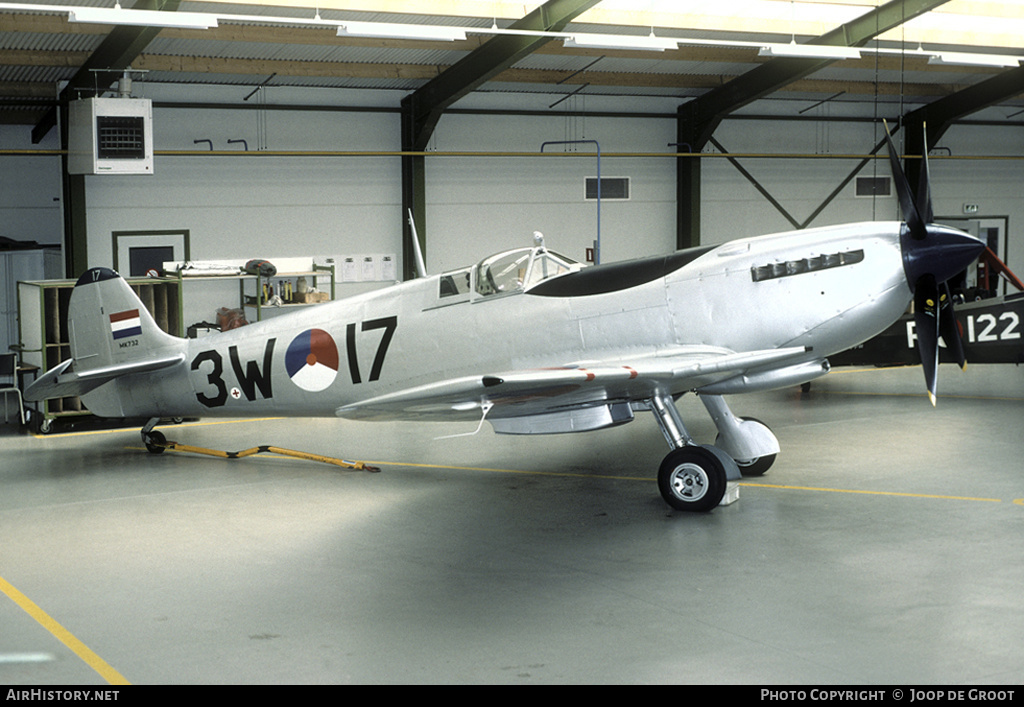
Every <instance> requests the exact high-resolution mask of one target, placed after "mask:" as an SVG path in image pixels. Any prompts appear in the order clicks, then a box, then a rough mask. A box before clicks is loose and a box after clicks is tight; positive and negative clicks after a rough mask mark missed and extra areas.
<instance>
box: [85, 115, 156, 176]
mask: <svg viewBox="0 0 1024 707" xmlns="http://www.w3.org/2000/svg"><path fill="white" fill-rule="evenodd" d="M68 115H69V118H68V173H69V174H152V173H153V134H152V133H153V103H152V101H151V100H150V99H148V98H124V97H121V98H83V99H79V100H77V101H72V102H71V103H70V104H69V106H68Z"/></svg>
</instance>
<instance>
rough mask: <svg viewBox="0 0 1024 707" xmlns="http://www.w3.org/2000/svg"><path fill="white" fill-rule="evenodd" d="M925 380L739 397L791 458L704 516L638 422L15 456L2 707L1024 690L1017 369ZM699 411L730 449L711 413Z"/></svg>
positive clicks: (5, 565)
mask: <svg viewBox="0 0 1024 707" xmlns="http://www.w3.org/2000/svg"><path fill="white" fill-rule="evenodd" d="M920 381H921V375H920V370H919V369H904V370H872V371H834V372H833V373H832V374H830V375H829V376H828V377H826V378H825V379H821V380H819V381H816V382H815V383H814V385H813V387H812V389H811V391H810V392H809V393H807V394H801V393H800V392H799V391H798V390H786V391H778V392H773V393H765V394H757V395H748V396H736V397H734V398H732V399H731V403H732V405H733V409H734V410H735V411H736V412H737V414H743V415H753V416H755V417H758V418H760V419H762V420H764V421H765V422H767V423H769V424H770V425H771V426H772V427H773V429H774V430H775V431H776V434H777V435H778V437H779V439H780V440H781V443H782V449H783V453H782V454H780V456H779V460H778V461H777V462H776V465H775V467H774V468H773V469H772V470H771V471H770V472H769V474H768V475H766V476H765V477H763V478H762V479H760V480H747V481H745V482H744V483H743V484H742V485H741V487H740V498H739V501H738V502H736V503H735V504H733V505H731V506H727V507H720V508H718V509H716V510H714V511H713V512H711V513H708V514H700V515H692V514H683V513H678V512H674V511H671V510H670V509H669V508H668V507H667V506H666V505H664V503H663V502H662V501H661V499H660V497H659V496H658V494H657V489H656V486H655V482H654V480H653V479H654V475H655V473H656V468H657V465H658V463H659V461H660V459H661V457H662V456H663V455H664V454H665V452H666V451H667V448H666V446H665V444H664V440H663V439H662V438H661V435H660V432H659V431H658V429H657V427H656V425H655V423H654V421H653V419H652V418H650V416H646V415H645V416H642V417H638V419H637V421H636V422H634V423H633V424H631V425H626V426H624V427H621V428H617V429H613V430H606V431H603V432H595V433H586V434H582V435H575V436H562V437H533V438H516V437H498V436H495V435H493V434H492V433H491V431H490V430H489V428H486V429H485V430H484V431H483V432H481V433H480V434H479V435H477V436H475V437H462V438H456V439H447V440H437V439H435V437H436V436H438V435H443V434H451V433H455V432H463V431H469V430H468V429H467V428H466V427H465V426H448V425H412V424H379V425H371V424H367V423H352V422H343V421H337V420H261V421H231V422H222V423H219V424H215V423H207V422H201V423H197V424H189V423H186V424H185V425H181V426H178V427H169V428H166V429H165V431H166V432H167V434H168V437H169V438H171V439H176V440H178V441H181V442H185V443H190V444H197V445H205V446H210V447H216V448H221V449H230V450H236V449H243V448H246V447H249V446H253V445H257V444H276V445H279V446H284V447H289V448H293V449H300V450H307V451H313V452H319V453H323V454H331V455H344V456H346V457H348V458H355V459H366V460H372V461H375V462H379V463H380V466H381V467H382V469H383V471H382V473H379V474H369V473H365V472H345V471H340V470H338V469H337V468H335V467H331V466H328V465H325V464H319V463H314V462H308V461H300V460H294V459H288V458H282V457H265V456H261V457H254V458H249V459H246V460H239V461H229V460H222V459H215V458H207V457H197V456H193V455H186V454H181V453H172V452H168V453H165V454H163V455H150V454H147V453H146V452H145V451H144V449H143V448H142V447H141V445H140V443H139V437H138V432H137V430H135V429H131V430H118V431H107V432H92V433H85V434H67V435H61V434H56V435H50V436H48V437H45V438H44V437H31V436H28V435H14V434H12V433H10V432H9V431H8V432H7V433H5V436H4V437H3V438H2V439H0V449H2V450H3V454H2V462H0V587H2V588H3V593H4V594H6V595H7V596H6V597H5V596H0V625H2V626H3V627H4V628H3V630H2V631H0V683H3V684H26V685H41V684H75V685H87V684H96V685H102V684H104V683H105V681H107V680H117V679H118V678H119V677H123V679H125V680H127V681H129V682H131V683H202V684H220V683H231V684H254V683H512V684H515V683H661V682H673V683H755V684H756V683H762V684H763V683H769V684H783V683H802V684H809V683H819V684H826V683H833V684H835V683H843V684H854V683H860V684H864V683H868V684H871V683H873V684H893V685H919V684H1000V683H1002V684H1019V683H1020V682H1022V680H1024V642H1022V641H1021V638H1020V637H1021V636H1022V635H1024V592H1022V587H1024V562H1021V557H1022V556H1024V505H1022V504H1024V500H1022V499H1024V468H1022V467H1024V464H1022V458H1024V434H1022V432H1024V426H1022V424H1021V423H1022V420H1024V415H1022V413H1024V368H1016V367H1013V366H974V367H971V368H970V369H969V370H968V371H967V372H966V373H965V374H961V373H960V372H959V371H957V370H956V369H955V368H951V367H949V366H942V367H941V371H940V392H942V393H944V395H943V396H942V397H940V400H939V404H938V407H937V408H936V409H932V408H931V406H930V405H929V404H928V402H927V399H926V398H924V397H923V396H922V395H921V390H922V383H921V382H920ZM680 408H681V411H682V412H683V414H684V417H686V418H687V420H688V422H690V423H691V424H690V430H691V432H692V433H694V435H695V436H696V437H697V438H698V439H703V440H706V441H710V440H711V438H713V436H714V429H713V427H712V425H711V423H710V421H709V420H708V418H707V416H706V414H705V413H704V409H703V406H702V405H700V403H699V402H698V401H696V400H695V399H694V398H693V397H692V396H687V397H686V398H684V399H683V400H682V401H681V403H680ZM46 617H49V622H48V620H47V618H46ZM61 627H63V630H66V632H67V633H68V635H69V636H71V638H69V637H68V635H65V640H66V642H67V644H69V645H65V643H62V642H61V641H60V640H58V638H57V637H56V635H55V634H60V633H61ZM62 635H63V634H62ZM75 639H77V641H78V643H76V642H75ZM69 646H70V647H69Z"/></svg>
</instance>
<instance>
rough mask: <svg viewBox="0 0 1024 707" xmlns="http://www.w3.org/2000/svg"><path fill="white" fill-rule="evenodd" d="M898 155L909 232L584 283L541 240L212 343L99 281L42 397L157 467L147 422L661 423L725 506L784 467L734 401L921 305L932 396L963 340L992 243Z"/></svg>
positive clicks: (574, 266)
mask: <svg viewBox="0 0 1024 707" xmlns="http://www.w3.org/2000/svg"><path fill="white" fill-rule="evenodd" d="M890 158H891V161H892V166H893V171H894V175H895V177H896V182H897V189H898V192H899V195H900V202H901V207H902V210H903V214H904V218H905V222H898V221H897V222H869V223H857V224H850V225H841V226H832V227H825V228H816V229H808V230H804V231H797V232H790V233H781V234H777V235H769V236H762V237H759V238H747V239H742V240H737V241H733V242H730V243H727V244H725V245H720V246H714V247H701V248H695V249H690V250H683V251H678V252H675V253H672V254H670V255H665V256H661V257H654V258H644V259H640V260H633V261H627V262H621V263H611V264H606V265H599V266H594V267H587V268H584V267H582V266H581V265H580V264H579V263H575V262H573V261H572V260H570V259H569V258H566V257H563V256H560V255H558V254H556V253H553V252H551V251H549V250H547V248H545V246H544V244H543V240H542V239H540V238H537V239H536V242H535V243H534V245H533V246H532V247H528V248H522V249H519V250H513V251H509V252H506V253H501V254H499V255H495V256H492V257H489V258H486V259H485V260H482V261H481V262H479V263H477V264H476V265H474V266H472V267H467V268H464V269H461V270H457V271H453V272H447V273H444V274H441V275H435V276H432V277H422V278H420V279H416V280H412V281H409V282H404V283H401V284H398V285H395V286H394V287H391V288H387V289H384V290H380V291H376V292H371V293H368V294H364V295H360V296H357V297H352V298H349V299H344V300H339V301H336V302H332V303H329V304H322V305H318V306H316V307H310V308H307V309H304V310H300V311H298V312H297V313H294V314H290V315H282V316H279V317H275V318H273V319H270V320H267V321H263V322H259V323H256V324H253V325H250V326H246V327H242V328H239V329H234V330H231V331H226V332H223V333H220V334H215V335H212V336H208V337H204V338H201V339H180V338H177V337H174V336H170V335H168V334H166V333H164V332H163V331H161V330H160V329H159V328H158V326H157V325H156V323H155V322H154V321H153V319H152V318H151V317H150V316H149V314H148V313H147V311H146V309H145V307H144V306H143V305H142V303H141V302H140V301H139V300H138V299H137V298H136V296H135V295H134V293H133V292H132V290H131V288H130V287H129V286H128V285H127V284H126V283H125V281H124V280H123V279H122V278H121V277H120V276H119V275H118V274H117V273H115V272H114V271H112V270H110V269H107V268H93V269H91V270H89V271H87V272H86V273H84V274H83V275H82V276H81V278H80V279H79V280H78V282H77V284H76V286H75V288H74V290H73V294H72V297H71V302H70V308H69V312H68V319H69V325H70V332H71V353H72V358H70V359H69V360H67V361H64V362H63V363H62V364H60V365H59V366H57V367H56V368H54V369H51V370H50V371H48V372H47V373H46V374H45V375H43V376H41V377H40V378H39V380H37V381H36V382H35V383H34V384H33V385H31V386H30V388H29V390H28V391H26V398H28V399H30V400H41V399H44V398H49V397H57V396H64V395H81V396H82V398H83V401H84V403H85V405H86V406H87V407H88V409H89V410H90V411H92V412H93V413H95V414H97V415H100V416H103V417H145V418H150V422H149V423H148V424H147V425H146V426H145V427H144V428H143V431H142V435H143V440H144V441H145V442H146V444H147V447H149V448H150V450H151V451H162V450H163V446H162V445H163V443H164V441H165V440H164V438H163V436H162V435H161V434H160V433H159V432H158V431H155V430H154V429H153V428H154V426H155V425H156V424H157V422H158V421H159V420H160V419H161V418H165V417H191V416H215V415H219V416H243V415H253V414H273V415H293V416H297V417H298V416H303V417H308V416H337V417H341V418H346V419H351V420H460V419H461V420H467V421H472V422H476V423H482V422H483V421H484V420H486V421H487V422H489V423H490V424H491V425H492V427H493V428H494V431H495V432H497V433H501V434H549V433H561V432H581V431H586V430H596V429H600V428H604V427H611V426H614V425H621V424H624V423H627V422H630V421H632V420H633V418H634V414H635V413H636V412H637V411H640V410H647V411H650V412H652V413H653V414H654V418H655V419H656V420H657V421H658V424H659V426H660V427H661V430H662V432H663V433H664V436H665V439H666V440H667V441H668V444H669V446H670V447H671V449H672V451H671V452H670V453H669V454H668V456H667V457H665V460H664V461H663V462H662V464H661V468H660V471H659V474H658V487H659V490H660V492H661V494H662V496H663V497H664V499H665V500H666V501H667V502H668V504H669V505H671V506H672V507H673V508H676V509H680V510H693V511H706V510H710V509H712V508H714V507H715V506H717V505H718V504H719V503H720V502H721V500H722V497H723V494H724V493H725V491H726V486H727V481H728V480H735V479H739V478H740V477H741V473H747V474H762V473H764V472H765V471H766V470H767V468H768V467H769V466H770V465H771V464H772V462H773V461H774V459H775V455H776V454H777V453H778V452H779V443H778V441H777V439H776V438H775V436H774V435H773V434H772V432H771V431H770V430H769V429H768V428H767V427H766V426H765V425H764V424H762V423H760V422H758V421H756V420H749V419H741V418H738V417H736V416H735V415H734V414H733V413H732V412H731V411H730V409H729V408H728V407H727V405H726V403H725V401H724V400H723V398H722V396H723V395H729V394H733V393H745V392H752V391H763V390H769V389H773V388H779V387H784V386H790V385H796V384H800V383H804V382H806V381H809V380H811V379H813V378H815V377H817V376H821V375H823V374H825V373H826V372H827V371H828V370H829V364H828V361H827V360H826V357H827V356H829V355H830V354H834V353H838V352H840V351H844V350H846V349H849V348H850V347H852V346H855V345H857V344H860V343H861V342H863V341H865V340H867V339H869V338H871V337H873V336H875V335H876V334H878V333H880V332H882V331H883V330H885V329H886V328H887V327H888V326H889V325H890V324H892V323H893V322H894V321H896V320H897V319H898V318H899V317H900V315H902V314H903V313H904V311H905V310H906V309H907V307H908V305H909V303H910V302H911V301H912V300H914V299H916V304H917V306H916V309H917V315H916V316H918V317H919V318H920V319H919V320H918V326H917V330H918V332H919V340H920V346H921V350H922V354H923V355H922V359H923V360H925V361H926V365H925V374H926V378H927V386H928V389H929V394H930V395H932V396H933V401H934V392H935V369H936V366H935V363H934V361H935V360H936V356H937V351H938V338H939V336H940V335H944V336H945V338H946V342H947V343H950V342H953V341H958V340H959V335H958V332H956V330H955V324H953V325H952V326H951V325H950V322H951V321H952V313H951V312H950V311H949V306H950V304H949V301H948V297H947V295H948V293H947V292H945V290H944V285H943V283H944V282H945V281H946V280H947V279H948V278H949V277H951V276H953V275H954V274H956V273H957V272H959V271H961V270H963V269H964V268H965V267H967V265H969V264H970V262H971V261H972V260H973V259H974V258H976V257H977V256H978V254H979V253H980V251H981V250H982V248H983V246H982V244H981V243H980V242H979V241H978V240H977V239H975V238H973V237H971V236H969V235H967V234H965V233H962V232H960V231H957V230H955V229H952V228H949V227H945V226H941V225H937V224H933V223H931V220H932V214H931V205H930V197H929V195H928V193H927V167H926V165H925V169H924V170H923V175H922V184H923V185H924V188H922V190H921V193H920V194H919V195H918V198H917V199H915V198H914V197H913V196H912V195H911V193H910V190H909V187H908V185H907V182H906V178H905V176H904V175H903V172H902V169H901V167H900V164H899V161H898V157H897V156H896V153H895V149H894V148H893V146H892V142H891V140H890ZM915 202H916V203H915ZM915 293H916V295H915ZM465 332H472V335H465V334H464V333H465ZM929 361H930V362H931V363H930V364H929V363H927V362H929ZM689 391H692V392H695V393H697V394H698V395H699V396H700V399H701V401H702V402H703V403H704V405H705V406H706V408H707V410H708V412H709V413H710V415H711V417H712V419H713V420H714V422H715V424H716V426H717V428H718V431H719V435H718V439H717V440H716V443H715V445H707V444H704V445H698V444H697V443H696V442H695V441H694V440H693V439H692V438H691V437H690V436H689V434H688V433H687V431H686V428H685V426H684V424H683V421H682V419H681V418H680V415H679V413H678V411H677V409H676V406H675V399H676V398H678V397H679V396H681V395H683V394H684V393H686V392H689Z"/></svg>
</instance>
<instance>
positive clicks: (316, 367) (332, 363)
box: [284, 329, 338, 393]
mask: <svg viewBox="0 0 1024 707" xmlns="http://www.w3.org/2000/svg"><path fill="white" fill-rule="evenodd" d="M284 367H285V370H286V371H288V377H289V378H291V379H292V383H294V384H295V385H297V386H299V387H300V388H302V389H303V390H308V391H309V392H311V393H315V392H317V391H321V390H324V389H325V388H327V387H328V386H329V385H330V384H331V383H333V382H334V379H335V377H337V375H338V347H337V346H336V345H335V343H334V338H333V337H332V336H331V335H330V334H328V333H327V332H326V331H324V330H323V329H307V330H306V331H304V332H302V333H301V334H299V335H298V336H296V337H295V338H294V339H292V343H290V344H289V345H288V351H286V352H285V355H284Z"/></svg>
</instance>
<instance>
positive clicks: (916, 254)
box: [900, 223, 985, 289]
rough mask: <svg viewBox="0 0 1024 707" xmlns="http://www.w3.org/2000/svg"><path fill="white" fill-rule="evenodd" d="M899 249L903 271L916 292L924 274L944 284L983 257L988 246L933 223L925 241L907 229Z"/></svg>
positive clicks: (954, 230) (973, 238)
mask: <svg viewBox="0 0 1024 707" xmlns="http://www.w3.org/2000/svg"><path fill="white" fill-rule="evenodd" d="M900 247H901V249H902V250H903V271H904V272H905V273H906V276H907V282H908V283H909V284H910V287H911V289H913V288H915V287H916V283H917V281H918V279H920V278H921V276H923V275H932V276H933V277H934V278H935V280H936V282H945V281H946V280H948V279H949V278H951V277H953V276H954V275H956V274H957V273H958V272H960V271H961V270H963V269H964V268H966V267H967V266H968V265H970V264H971V263H972V262H973V261H974V259H975V258H977V257H978V256H979V255H981V252H982V251H983V250H984V249H985V244H984V243H982V242H981V241H980V240H978V239H977V238H975V237H974V236H972V235H970V234H969V233H964V232H963V231H961V230H959V229H956V228H953V227H952V226H944V225H942V224H937V223H930V224H928V226H927V236H926V237H925V238H919V239H918V238H913V237H912V236H911V235H910V233H909V231H908V230H906V229H904V233H903V234H902V236H901V238H900Z"/></svg>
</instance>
